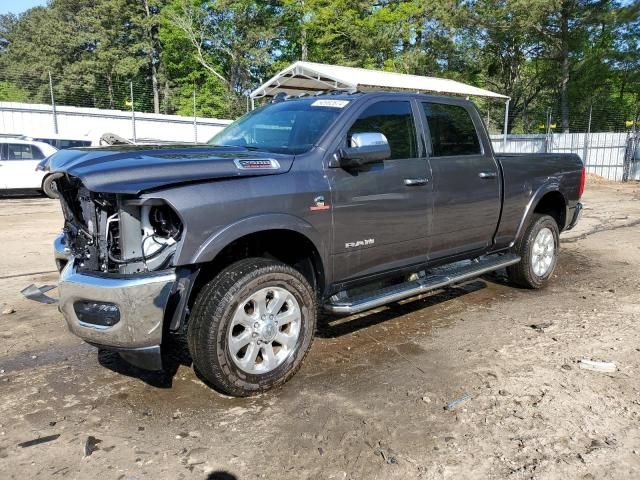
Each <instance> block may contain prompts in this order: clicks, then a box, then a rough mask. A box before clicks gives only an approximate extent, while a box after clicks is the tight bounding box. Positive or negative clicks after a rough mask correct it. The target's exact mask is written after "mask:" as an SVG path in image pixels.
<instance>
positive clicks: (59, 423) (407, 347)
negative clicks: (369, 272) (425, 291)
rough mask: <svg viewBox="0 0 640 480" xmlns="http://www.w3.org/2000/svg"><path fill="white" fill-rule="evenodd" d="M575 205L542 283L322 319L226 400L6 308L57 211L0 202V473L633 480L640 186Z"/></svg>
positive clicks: (600, 190) (35, 278)
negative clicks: (593, 363)
mask: <svg viewBox="0 0 640 480" xmlns="http://www.w3.org/2000/svg"><path fill="white" fill-rule="evenodd" d="M584 202H585V204H586V205H587V209H586V210H585V213H584V216H583V219H582V221H581V223H580V224H579V225H578V227H577V228H576V229H575V230H574V231H571V232H567V233H566V234H563V235H562V241H563V243H562V253H561V258H560V262H559V267H558V269H557V271H556V276H555V278H554V279H553V282H552V284H551V285H550V287H549V288H547V289H545V290H543V291H535V292H534V291H527V290H521V289H517V288H513V287H510V286H508V285H506V284H505V282H504V277H503V276H502V275H501V274H495V275H491V276H487V277H483V278H482V279H478V280H474V281H471V282H469V283H466V284H465V285H463V286H459V287H456V288H452V289H448V290H445V291H443V292H438V293H435V294H432V295H425V296H423V297H420V298H418V299H412V301H406V302H402V304H397V305H393V306H391V307H388V308H381V309H378V310H375V311H373V312H369V313H368V314H366V315H360V316H356V317H349V318H341V319H335V318H328V319H325V321H324V322H323V325H322V326H321V328H320V330H319V332H318V338H317V339H316V341H315V342H314V344H313V347H312V350H311V353H310V355H309V356H308V357H307V360H306V362H305V365H304V366H303V368H302V369H301V371H300V372H299V373H298V374H297V375H296V376H295V377H294V378H293V380H292V381H290V382H289V383H288V384H287V385H286V386H285V387H283V388H282V389H280V390H277V391H274V392H269V393H267V394H264V395H262V396H259V397H255V398H249V399H234V398H228V397H224V396H222V395H220V394H218V393H216V392H214V391H212V390H210V389H209V388H207V387H206V386H205V385H204V384H203V383H202V382H201V381H200V380H199V379H198V378H197V377H196V376H195V375H194V373H193V371H192V370H191V369H190V368H189V367H188V366H184V365H180V366H179V367H177V368H176V369H175V371H173V372H171V373H167V374H153V373H145V372H143V371H141V370H137V369H135V368H133V367H129V366H128V365H127V364H126V363H124V362H122V361H121V360H120V359H119V358H118V357H117V356H114V355H113V354H109V353H106V352H101V353H100V354H98V353H97V351H96V350H95V349H94V348H92V347H89V346H88V345H86V344H83V343H81V342H80V341H79V340H78V339H77V338H75V337H73V336H72V335H71V334H69V333H68V332H67V330H66V327H65V324H64V320H63V318H62V316H61V315H60V314H59V313H58V312H57V310H56V308H55V306H50V305H42V304H38V303H34V302H30V301H28V300H26V299H24V298H22V297H21V295H20V293H19V291H20V290H21V289H22V288H24V287H25V286H27V285H29V284H31V283H35V284H37V285H43V284H55V282H56V277H57V276H56V273H55V271H54V268H53V258H52V254H51V247H50V242H51V240H52V238H53V236H54V235H55V234H56V232H57V231H58V230H59V228H60V225H61V215H60V212H59V207H58V205H57V203H56V202H54V201H50V200H46V199H43V198H39V197H10V198H8V197H3V198H0V242H1V244H2V245H3V249H2V251H1V252H0V266H1V268H0V311H5V312H12V313H5V314H2V315H0V325H1V327H2V328H0V412H2V413H1V415H0V476H1V477H2V478H19V479H24V478H44V477H46V478H101V479H102V478H104V479H134V478H136V479H142V478H185V479H191V478H194V479H204V478H208V479H242V480H244V479H254V478H267V479H271V478H280V479H289V478H290V479H302V478H305V479H306V478H312V479H331V478H333V479H396V478H397V479H409V478H423V479H432V478H433V479H436V478H437V479H441V478H452V479H453V478H455V479H460V478H490V479H493V478H495V479H503V478H513V479H523V478H541V479H567V478H572V479H573V478H578V479H600V478H616V479H618V478H619V479H629V478H639V477H640V430H639V429H638V424H639V422H640V418H639V417H640V400H639V399H640V395H639V389H640V380H639V379H638V372H639V371H640V354H639V352H640V329H639V328H638V321H639V320H640V302H639V300H640V293H639V292H640V288H639V287H640V276H639V275H638V269H639V268H640V186H639V185H638V184H637V183H636V184H613V183H607V182H598V183H597V184H596V183H595V182H593V183H592V184H590V185H588V186H587V192H586V194H585V198H584ZM52 294H53V295H55V291H53V292H52ZM532 325H535V326H537V327H538V328H532ZM582 359H589V360H603V361H610V362H615V364H616V370H615V371H614V372H599V371H591V370H585V369H582V368H580V363H579V362H580V360H582ZM459 398H466V400H463V401H462V402H460V403H459V404H458V405H456V406H455V407H453V408H452V409H450V410H447V409H445V406H446V405H447V404H448V403H449V402H451V401H453V400H455V399H459ZM32 440H37V442H35V443H36V444H33V443H34V442H32V443H31V444H30V443H26V444H25V443H24V442H29V441H32Z"/></svg>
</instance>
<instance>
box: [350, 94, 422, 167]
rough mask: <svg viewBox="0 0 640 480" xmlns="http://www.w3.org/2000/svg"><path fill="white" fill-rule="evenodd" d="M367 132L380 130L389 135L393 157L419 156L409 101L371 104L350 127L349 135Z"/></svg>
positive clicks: (386, 135) (379, 131)
mask: <svg viewBox="0 0 640 480" xmlns="http://www.w3.org/2000/svg"><path fill="white" fill-rule="evenodd" d="M365 132H378V133H382V134H384V136H385V137H387V140H388V141H389V147H390V148H391V157H390V158H391V159H398V158H416V156H417V154H416V151H417V148H416V128H415V124H414V122H413V113H412V112H411V104H410V103H409V102H403V101H400V102H399V101H388V102H378V103H374V104H373V105H371V106H369V107H368V108H367V109H366V110H365V111H364V112H362V113H361V114H360V116H359V117H358V119H357V120H356V121H355V122H354V123H353V125H352V126H351V128H350V129H349V137H351V135H352V134H354V133H365Z"/></svg>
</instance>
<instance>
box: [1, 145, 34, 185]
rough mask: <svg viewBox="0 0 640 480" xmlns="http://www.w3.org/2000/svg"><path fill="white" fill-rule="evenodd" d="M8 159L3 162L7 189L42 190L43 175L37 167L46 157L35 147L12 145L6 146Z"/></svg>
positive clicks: (3, 173) (4, 180) (3, 175)
mask: <svg viewBox="0 0 640 480" xmlns="http://www.w3.org/2000/svg"><path fill="white" fill-rule="evenodd" d="M5 151H6V157H4V158H5V159H4V160H2V177H3V182H4V183H5V185H6V186H5V188H16V189H20V188H34V189H35V188H40V187H41V186H42V184H41V182H42V173H41V172H37V171H36V167H37V166H38V163H39V162H40V160H42V159H43V158H44V157H45V155H44V153H43V152H42V150H40V148H38V147H37V146H35V145H30V144H28V143H10V142H8V143H7V144H6V145H5Z"/></svg>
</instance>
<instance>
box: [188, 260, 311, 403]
mask: <svg viewBox="0 0 640 480" xmlns="http://www.w3.org/2000/svg"><path fill="white" fill-rule="evenodd" d="M316 314H317V312H316V301H315V293H314V290H313V288H312V287H311V285H309V282H308V281H307V280H306V279H305V278H304V277H303V276H302V274H300V272H298V271H297V270H295V269H293V268H291V267H289V266H288V265H285V264H283V263H280V262H276V261H272V260H268V259H264V258H248V259H245V260H241V261H239V262H236V263H234V264H232V265H231V266H229V267H227V268H226V269H224V270H223V271H222V272H220V273H219V274H218V275H217V276H216V277H215V278H214V279H213V280H211V281H210V282H209V283H208V284H206V285H205V286H204V287H203V288H202V290H201V291H200V292H199V293H198V296H197V298H196V301H195V304H194V307H193V311H192V314H191V318H190V320H189V328H188V343H189V350H190V353H191V357H192V359H193V365H194V368H195V369H196V371H197V372H198V373H199V374H200V375H202V376H203V377H204V378H205V379H206V380H207V381H208V382H209V383H211V385H212V386H213V387H215V388H216V389H218V390H220V391H222V392H224V393H227V394H229V395H233V396H238V397H245V396H249V395H255V394H257V393H260V392H263V391H265V390H269V389H271V388H274V387H277V386H279V385H282V384H283V383H285V382H286V381H287V380H288V379H289V378H291V377H292V376H293V375H294V374H295V373H296V372H297V371H298V369H299V368H300V367H301V365H302V361H303V360H304V358H305V356H306V355H307V353H308V351H309V349H310V347H311V342H312V340H313V335H314V331H315V326H316Z"/></svg>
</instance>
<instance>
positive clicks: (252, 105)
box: [251, 97, 256, 110]
mask: <svg viewBox="0 0 640 480" xmlns="http://www.w3.org/2000/svg"><path fill="white" fill-rule="evenodd" d="M255 109H256V104H255V101H254V98H253V97H251V110H255Z"/></svg>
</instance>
